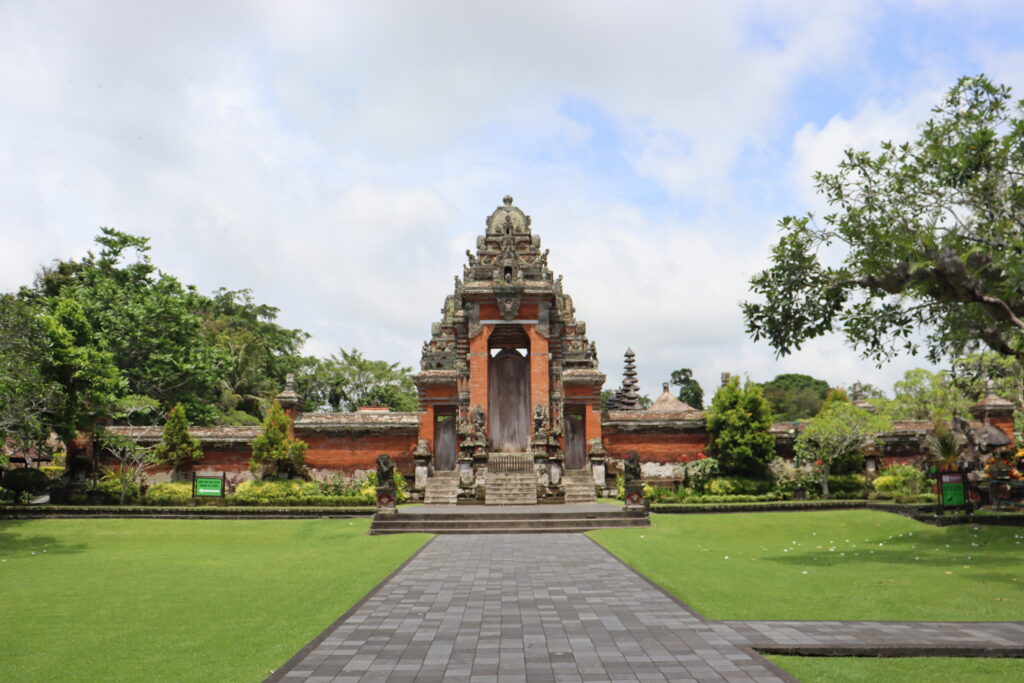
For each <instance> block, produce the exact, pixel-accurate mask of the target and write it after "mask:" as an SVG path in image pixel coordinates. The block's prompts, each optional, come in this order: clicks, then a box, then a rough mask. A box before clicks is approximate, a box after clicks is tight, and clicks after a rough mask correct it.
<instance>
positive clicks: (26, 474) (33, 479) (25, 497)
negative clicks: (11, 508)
mask: <svg viewBox="0 0 1024 683" xmlns="http://www.w3.org/2000/svg"><path fill="white" fill-rule="evenodd" d="M2 482H3V486H4V488H5V489H7V490H8V491H11V492H13V493H14V496H13V498H14V502H16V503H21V502H26V503H27V502H28V501H30V500H31V499H32V498H33V497H34V496H38V495H39V494H41V493H43V492H45V491H46V490H47V489H48V488H49V487H50V480H49V479H48V478H47V477H46V475H45V474H43V473H42V472H40V471H39V470H37V469H35V468H33V467H17V468H15V469H13V470H8V471H6V472H4V477H3V480H2Z"/></svg>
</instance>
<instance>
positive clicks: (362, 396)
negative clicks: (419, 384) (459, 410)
mask: <svg viewBox="0 0 1024 683" xmlns="http://www.w3.org/2000/svg"><path fill="white" fill-rule="evenodd" d="M339 353H340V355H338V356H335V355H331V356H330V357H329V358H326V359H324V360H322V361H320V362H319V363H317V364H316V365H315V366H313V367H306V368H305V371H304V373H301V374H299V376H298V377H297V378H296V379H297V388H298V390H299V391H300V393H302V394H303V395H304V396H305V397H306V401H307V407H314V408H319V407H321V406H329V407H330V408H331V410H334V411H349V412H352V411H355V410H356V409H357V408H358V407H359V406H361V405H371V404H373V403H376V404H378V405H386V406H389V407H390V408H391V409H392V410H396V411H406V412H407V411H414V410H416V409H417V407H418V399H417V396H416V386H415V384H414V383H413V381H412V368H410V367H403V366H400V365H399V364H398V363H388V362H386V361H382V360H370V359H368V358H364V357H363V354H362V353H361V352H360V351H359V350H357V349H352V351H346V350H345V349H340V350H339Z"/></svg>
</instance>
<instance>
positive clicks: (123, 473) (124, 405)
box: [97, 395, 160, 505]
mask: <svg viewBox="0 0 1024 683" xmlns="http://www.w3.org/2000/svg"><path fill="white" fill-rule="evenodd" d="M159 409H160V403H159V402H158V401H156V400H155V399H152V398H149V397H148V396H137V395H129V396H125V397H123V398H120V399H118V400H117V402H116V404H115V406H114V410H113V417H114V419H115V420H117V421H118V422H120V423H122V424H126V425H129V426H133V423H134V422H136V421H140V420H141V421H148V418H149V416H150V415H152V414H153V413H155V412H157V411H158V410H159ZM97 440H98V442H99V446H100V448H101V450H102V451H103V452H104V453H105V454H106V455H107V456H109V457H111V458H113V459H114V460H116V461H117V465H115V466H114V467H111V468H109V469H107V470H106V471H105V476H106V477H109V478H111V479H113V480H115V481H116V482H117V484H118V488H119V494H120V495H119V500H118V502H119V503H120V504H121V505H124V503H125V501H126V500H127V498H128V494H129V492H130V491H132V489H137V487H138V486H139V485H140V484H141V483H142V481H143V479H144V478H145V476H146V471H147V470H148V469H150V468H151V467H152V466H153V465H154V464H155V463H156V462H157V461H156V458H155V456H154V454H153V449H152V448H149V447H146V446H142V445H141V444H139V442H138V441H137V440H136V439H135V437H134V436H131V435H128V434H117V433H115V432H112V431H110V430H107V429H101V430H99V432H98V433H97Z"/></svg>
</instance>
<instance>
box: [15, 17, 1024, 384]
mask: <svg viewBox="0 0 1024 683" xmlns="http://www.w3.org/2000/svg"><path fill="white" fill-rule="evenodd" d="M1021 36H1024V6H1022V5H1021V4H1020V3H1015V2H996V1H991V2H990V1H981V2H973V3H971V4H970V6H969V7H968V6H967V5H966V4H965V3H954V2H943V1H940V0H928V1H925V0H920V1H918V2H906V1H904V2H893V3H885V2H863V3H821V2H810V1H807V2H778V3H754V2H749V3H748V2H726V3H716V4H714V5H711V4H708V3H703V4H697V3H666V2H660V3H655V2H630V3H609V2H560V3H550V2H520V3H516V4H514V5H508V4H507V3H504V4H499V3H489V2H483V3H459V2H435V3H418V2H391V3H379V2H376V3H357V2H351V3H326V2H289V3H255V2H249V3H236V2H215V3H199V2H182V3H130V2H112V1H108V2H48V3H27V2H2V1H0V172H2V174H3V178H4V182H3V183H2V184H0V208H2V209H3V210H2V211H0V290H11V289H15V288H16V287H18V286H19V285H21V284H24V283H26V282H28V281H29V280H30V279H31V278H32V275H33V273H34V272H35V271H36V269H37V268H38V267H39V265H40V264H42V263H45V262H47V261H49V260H50V259H53V258H69V257H76V256H80V255H82V254H83V253H84V252H85V250H86V249H88V248H89V247H90V243H91V240H92V238H93V237H94V236H95V234H96V233H97V231H98V227H99V226H100V225H109V226H113V227H117V228H119V229H122V230H126V231H129V232H133V233H138V234H143V235H147V236H149V237H150V238H151V239H152V245H153V252H152V254H153V258H154V260H155V261H156V262H157V264H158V265H159V266H161V267H162V268H164V269H166V270H167V271H169V272H171V273H174V274H176V275H178V276H179V277H181V278H182V279H183V280H185V281H187V282H191V283H194V284H196V285H197V286H199V287H200V289H203V290H206V291H210V290H212V289H214V288H216V287H219V286H226V287H230V288H244V287H247V288H251V289H253V290H254V291H255V293H256V296H257V298H258V299H259V300H260V301H263V302H266V303H270V304H272V305H275V306H278V307H279V308H280V309H281V311H282V322H283V323H284V324H287V325H289V326H294V327H301V328H303V329H306V330H308V331H310V332H312V333H313V335H314V336H313V339H312V341H311V342H310V344H309V346H308V348H307V351H308V352H310V353H314V354H317V355H323V354H327V353H330V352H332V351H335V350H336V349H337V348H338V347H339V346H344V347H346V348H351V347H353V346H354V347H357V348H360V349H361V350H363V351H364V352H366V353H367V354H368V355H370V356H372V357H379V358H385V359H388V360H391V361H401V362H403V363H406V364H410V365H415V364H416V362H417V360H418V352H419V349H420V344H421V342H422V341H423V339H425V338H426V337H427V336H428V335H429V330H430V323H431V322H432V321H433V320H435V319H436V318H437V317H438V314H439V308H440V306H441V304H442V303H443V300H444V296H445V295H446V294H447V293H449V291H450V289H451V283H452V277H453V276H454V275H456V274H458V273H460V272H461V269H462V263H463V261H464V258H465V257H464V251H465V249H466V248H468V247H472V246H473V244H474V241H475V236H476V235H477V234H479V232H480V231H481V230H482V228H483V220H484V217H485V216H486V215H487V214H488V213H490V211H492V210H493V208H494V207H495V206H496V205H497V204H498V203H499V202H500V198H501V197H502V196H503V195H504V194H506V193H510V194H512V195H513V196H514V197H515V198H516V201H517V203H518V204H519V205H520V206H521V207H522V208H523V209H524V210H525V211H527V213H530V214H531V215H532V216H533V219H534V223H533V224H534V228H535V231H536V232H537V233H538V234H539V235H541V237H542V239H543V240H544V244H545V246H546V247H550V248H551V260H550V262H551V265H552V267H553V268H554V269H555V270H556V271H557V272H559V273H563V274H564V275H565V284H566V290H567V291H568V292H569V293H570V294H572V295H573V297H574V300H575V303H576V307H577V312H578V315H579V317H580V318H582V319H584V320H586V321H587V322H588V326H589V332H590V336H591V338H592V339H594V340H595V341H596V342H597V344H598V347H599V351H600V355H601V360H602V369H603V370H604V371H605V372H606V373H607V374H608V375H609V384H610V385H611V384H616V383H617V382H618V380H619V376H620V372H621V354H622V352H623V351H624V350H625V348H626V347H627V346H632V347H633V348H634V349H635V350H636V352H637V354H638V356H637V362H638V369H639V372H640V380H641V387H642V389H643V391H644V392H646V393H649V394H652V395H653V394H656V393H657V392H658V391H659V389H660V383H661V382H662V381H664V380H666V379H667V378H668V376H669V374H670V372H671V371H672V370H674V369H677V368H679V367H691V368H693V369H694V370H695V372H696V375H697V377H698V379H699V380H700V381H701V382H702V384H704V385H705V387H706V388H707V389H709V390H710V389H713V387H714V385H715V384H717V381H718V377H719V375H720V373H722V372H732V373H734V374H736V373H740V374H743V373H746V374H749V376H750V377H751V378H752V379H755V380H766V379H770V378H771V377H773V376H774V375H775V374H777V373H779V372H806V373H808V374H812V375H815V376H817V377H821V378H824V379H826V380H828V381H829V382H831V383H833V384H835V385H849V384H850V383H852V382H854V381H857V380H860V381H868V382H872V383H875V384H877V385H880V386H882V387H884V388H886V389H889V388H891V385H892V383H893V381H895V380H896V379H898V378H899V377H900V376H901V375H902V372H903V371H904V370H905V369H907V368H909V367H914V366H917V365H922V364H923V361H920V360H919V359H914V358H907V359H901V360H898V361H896V362H894V363H893V364H891V365H889V366H886V367H884V368H881V369H878V368H875V367H874V366H873V365H871V364H870V363H866V362H864V361H861V360H860V359H859V358H858V357H857V355H856V354H855V353H854V352H852V351H850V350H848V349H846V348H845V347H844V345H843V343H842V340H839V339H831V338H830V339H823V340H820V341H817V342H815V343H812V344H810V345H808V347H807V348H806V349H805V350H804V351H802V352H800V353H798V354H796V355H794V356H792V357H789V358H786V359H783V360H781V361H780V360H776V359H775V358H774V355H773V353H772V352H771V350H770V349H768V348H766V347H765V346H763V345H759V344H754V343H753V342H751V341H750V340H749V339H748V338H747V337H746V335H745V334H744V332H743V324H742V320H741V317H740V314H739V309H738V306H737V304H738V302H739V301H740V300H742V299H743V298H744V297H745V295H746V282H747V280H748V279H749V277H750V275H751V274H752V273H754V272H756V271H757V270H759V269H760V268H763V267H764V266H765V265H766V263H767V257H768V250H769V247H770V245H771V243H772V242H773V240H774V239H775V235H776V228H775V223H776V221H777V220H778V219H779V218H780V217H782V216H783V215H786V214H800V213H803V212H806V211H818V212H821V211H822V210H823V209H824V207H823V206H822V205H821V202H820V200H819V199H818V198H817V197H816V195H815V194H814V190H813V185H812V183H811V180H810V176H811V174H812V173H813V171H815V170H829V169H830V168H831V167H832V166H833V165H834V164H835V162H836V160H837V159H838V158H839V155H840V154H841V152H842V150H843V149H844V148H845V147H847V146H855V147H858V148H868V149H870V148H873V147H874V146H876V145H877V143H878V141H879V140H881V139H888V138H892V139H895V140H901V139H906V138H908V137H912V136H913V135H914V134H915V131H916V127H917V125H918V124H920V122H922V121H923V120H924V119H925V118H927V116H928V113H929V109H930V107H931V106H933V105H934V104H935V103H936V102H937V101H938V98H939V97H940V96H941V95H942V93H943V92H944V91H945V90H946V89H947V88H948V87H949V86H950V85H952V83H953V82H954V81H955V80H956V78H957V77H958V76H960V75H964V74H976V73H979V72H985V73H987V74H989V75H990V76H992V77H993V78H995V79H996V80H998V81H1001V82H1003V83H1006V84H1008V85H1011V86H1013V87H1014V88H1015V90H1016V92H1017V94H1018V95H1019V96H1024V41H1022V39H1021Z"/></svg>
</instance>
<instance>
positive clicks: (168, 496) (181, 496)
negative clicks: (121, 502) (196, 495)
mask: <svg viewBox="0 0 1024 683" xmlns="http://www.w3.org/2000/svg"><path fill="white" fill-rule="evenodd" d="M144 502H145V503H146V504H147V505H188V504H189V503H191V502H192V485H191V484H183V483H180V482H165V483H162V484H153V485H152V486H150V487H149V488H148V489H146V496H145V501H144Z"/></svg>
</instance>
